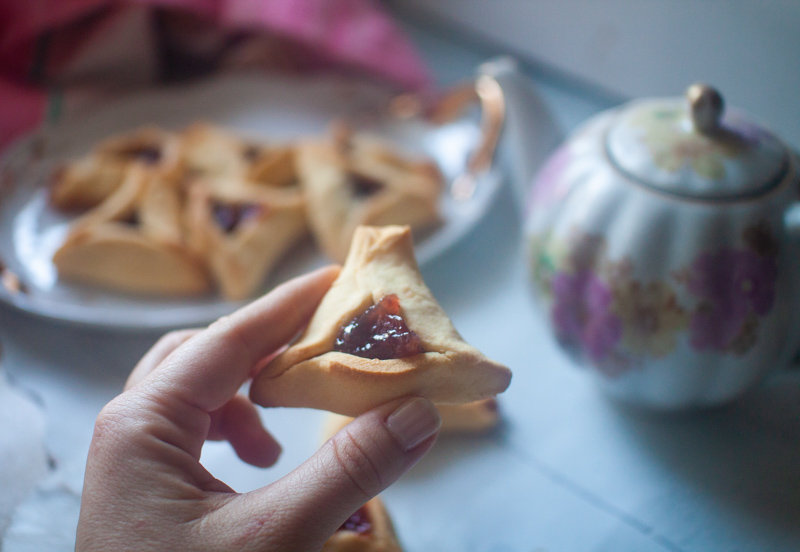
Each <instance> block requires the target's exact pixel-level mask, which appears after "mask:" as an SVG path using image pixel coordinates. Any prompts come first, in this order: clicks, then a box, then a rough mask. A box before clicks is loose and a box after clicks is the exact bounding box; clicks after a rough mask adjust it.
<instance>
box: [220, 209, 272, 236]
mask: <svg viewBox="0 0 800 552" xmlns="http://www.w3.org/2000/svg"><path fill="white" fill-rule="evenodd" d="M211 210H212V213H213V215H214V220H215V221H216V223H217V225H218V226H219V227H220V228H221V229H222V231H223V232H225V233H228V234H229V233H231V232H233V231H234V230H236V228H237V227H238V226H239V225H240V224H241V223H242V222H244V221H245V220H247V219H249V218H253V217H255V216H258V215H259V214H260V213H261V210H262V208H261V206H260V205H253V204H252V203H214V204H213V205H212V207H211Z"/></svg>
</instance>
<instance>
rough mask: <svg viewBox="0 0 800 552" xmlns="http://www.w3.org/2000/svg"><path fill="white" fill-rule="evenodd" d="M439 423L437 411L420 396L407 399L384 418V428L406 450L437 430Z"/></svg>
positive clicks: (440, 423) (440, 422) (440, 421)
mask: <svg viewBox="0 0 800 552" xmlns="http://www.w3.org/2000/svg"><path fill="white" fill-rule="evenodd" d="M441 425H442V417H441V416H440V415H439V411H438V410H437V409H436V407H435V406H433V403H432V402H431V401H429V400H427V399H423V398H422V397H414V398H413V399H409V400H407V401H406V402H404V403H403V404H401V405H400V406H399V407H398V408H397V410H395V411H394V412H392V413H391V414H389V417H388V418H386V428H387V429H388V430H389V432H390V433H391V434H392V435H394V438H395V439H396V440H397V442H398V443H399V444H400V446H401V447H403V450H404V451H406V452H408V451H409V450H411V449H413V448H414V447H416V446H417V445H419V444H420V443H421V442H422V441H424V440H425V439H427V438H428V437H430V436H431V435H433V434H434V433H436V432H437V431H439V428H440V427H441Z"/></svg>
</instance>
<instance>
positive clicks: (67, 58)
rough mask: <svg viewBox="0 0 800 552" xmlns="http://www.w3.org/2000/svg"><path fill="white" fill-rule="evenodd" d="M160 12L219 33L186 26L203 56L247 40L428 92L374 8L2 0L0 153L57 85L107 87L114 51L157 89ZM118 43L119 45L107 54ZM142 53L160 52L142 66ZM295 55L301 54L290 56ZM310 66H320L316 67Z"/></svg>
mask: <svg viewBox="0 0 800 552" xmlns="http://www.w3.org/2000/svg"><path fill="white" fill-rule="evenodd" d="M156 10H158V11H159V12H165V11H168V12H169V13H171V14H185V15H187V16H191V17H192V18H194V20H202V21H203V25H201V27H202V29H213V32H211V33H209V34H210V35H214V36H216V42H215V38H213V37H211V38H209V39H208V40H206V41H205V42H204V43H203V42H202V39H201V38H200V37H198V36H195V35H198V34H202V33H200V32H195V29H196V26H195V27H192V26H191V25H190V26H189V27H188V28H189V32H188V34H187V33H186V31H185V27H186V26H185V25H184V26H183V27H184V36H185V37H188V38H189V40H190V41H193V42H196V43H203V47H204V48H213V46H214V45H215V44H228V43H229V42H231V41H233V40H240V39H241V37H242V36H248V37H254V36H258V37H269V39H270V40H277V41H278V42H279V44H280V46H279V47H277V48H276V47H275V46H274V44H273V43H271V42H269V41H267V42H263V43H254V44H255V46H254V48H272V49H273V50H274V51H273V54H272V55H273V56H274V57H276V54H275V51H277V52H278V54H277V57H280V58H281V59H285V58H289V59H292V58H294V61H295V62H296V61H297V60H298V58H299V57H303V56H305V57H308V58H317V57H318V58H319V59H321V60H324V61H325V62H326V63H328V64H332V65H340V66H341V67H343V68H348V69H355V70H359V71H361V72H365V73H369V74H371V75H373V76H375V77H378V78H381V79H384V80H387V81H389V82H391V83H393V84H395V85H396V86H398V87H400V88H405V89H415V90H420V89H424V88H426V87H427V86H428V85H429V83H430V79H429V74H428V71H427V69H426V67H425V65H424V63H423V62H422V61H421V60H420V58H419V57H418V55H417V54H416V52H415V50H414V48H413V46H412V45H411V43H410V42H409V41H408V39H407V38H406V37H405V35H404V34H403V32H402V31H401V30H400V29H399V28H398V26H397V25H396V24H395V23H394V21H393V20H392V19H391V17H390V16H389V15H388V14H387V13H386V12H385V11H384V10H383V9H381V7H380V6H379V5H378V3H377V2H376V0H22V1H20V0H0V148H2V147H3V146H5V145H6V144H7V143H8V142H9V141H10V140H12V139H13V138H14V137H16V136H18V135H19V134H20V133H22V132H24V131H25V130H28V129H31V128H33V127H35V126H36V125H37V124H39V123H40V122H41V121H42V120H43V118H44V116H45V110H46V109H47V103H48V89H49V88H50V87H51V86H52V85H56V86H58V87H59V88H64V87H67V86H69V85H70V84H71V81H70V79H69V78H66V77H65V74H67V75H74V74H76V73H80V74H81V75H82V76H85V75H86V74H90V75H91V76H92V77H93V78H95V79H97V78H98V77H99V79H100V80H102V77H103V73H102V69H103V68H104V67H107V66H108V65H109V58H111V57H113V55H114V54H113V52H116V51H118V52H120V54H119V56H118V57H119V58H120V59H121V60H122V63H128V64H129V65H130V66H131V67H133V68H134V71H133V73H134V77H131V78H133V79H135V78H137V76H138V78H140V79H145V78H147V76H148V75H150V76H151V77H152V80H153V81H155V82H157V78H155V77H153V75H155V74H156V73H158V71H157V70H156V65H157V63H156V62H155V61H152V62H151V63H150V65H152V68H151V69H149V70H148V67H147V66H148V63H147V60H148V57H147V56H148V55H150V54H151V53H152V52H156V50H158V49H159V48H163V42H164V41H163V40H159V37H158V36H157V35H158V32H161V31H163V29H159V28H158V25H157V24H156V21H157V18H156V17H153V16H152V14H153V13H156ZM126 18H127V19H126ZM129 20H130V21H132V20H136V21H137V22H138V23H135V24H134V23H130V21H129ZM120 21H125V22H126V23H120ZM125 24H127V25H128V26H129V27H130V26H131V25H134V26H136V25H138V27H135V29H134V30H133V31H131V32H130V33H129V35H130V36H133V37H136V40H130V39H122V38H119V37H120V36H121V35H124V33H122V32H119V31H118V29H119V28H123V27H122V25H125ZM180 26H181V25H178V27H180ZM104 28H105V35H104V34H103V29H104ZM139 37H142V38H141V39H140V38H139ZM112 39H116V42H117V44H116V45H113V46H109V47H108V50H109V51H105V50H106V46H105V45H106V43H108V42H110V41H113V40H112ZM226 40H227V41H228V42H225V41H226ZM120 41H123V42H122V43H120ZM265 44H268V45H270V46H264V45H265ZM209 45H211V46H209ZM115 48H116V50H115ZM136 49H140V50H143V51H146V50H148V49H149V50H151V51H152V52H150V53H147V52H145V53H141V54H138V57H137V53H136V52H134V51H133V50H136ZM289 49H292V50H293V52H294V53H293V54H292V55H284V54H285V53H286V52H287V51H288V50H289ZM251 50H253V48H251ZM109 52H112V53H109ZM150 57H151V58H152V57H156V55H155V54H152V55H150ZM240 57H241V56H240ZM140 61H141V62H140ZM92 64H94V65H92ZM295 65H296V66H302V64H298V63H295ZM308 66H309V67H313V66H315V63H314V61H311V62H310V63H309V64H308ZM87 67H90V68H92V67H94V68H98V67H99V70H97V71H94V72H92V71H88V70H87ZM137 71H138V73H137ZM148 71H149V72H148ZM116 76H117V77H118V76H119V75H118V74H117V75H116ZM158 76H159V78H161V77H163V76H164V75H158ZM107 78H109V79H113V78H115V75H113V74H109V75H107ZM81 84H84V85H85V84H86V83H85V82H82V83H81Z"/></svg>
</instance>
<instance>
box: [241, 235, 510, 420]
mask: <svg viewBox="0 0 800 552" xmlns="http://www.w3.org/2000/svg"><path fill="white" fill-rule="evenodd" d="M376 305H378V306H377V307H376ZM376 315H378V316H376ZM365 318H371V319H372V320H371V321H370V322H367V323H365V322H366V320H365ZM357 320H358V321H359V322H356V321H357ZM373 322H374V323H375V328H372V327H371V326H372V323H373ZM364 332H366V335H363V334H364ZM337 348H338V349H340V350H339V351H337V350H336V349H337ZM396 349H400V350H401V352H400V353H399V354H400V355H401V356H402V357H403V358H392V357H396V356H398V355H397V354H396V353H395V350H396ZM342 350H349V351H355V352H356V353H358V355H363V356H357V354H352V353H351V352H341V351H342ZM406 355H409V356H406ZM365 356H366V357H369V356H372V357H373V358H364V357H365ZM376 356H377V357H383V358H384V359H383V360H380V359H378V358H374V357H376ZM387 357H389V358H387ZM510 380H511V372H510V371H509V369H508V368H506V367H505V366H503V365H501V364H499V363H497V362H494V361H492V360H490V359H488V358H487V357H485V356H484V355H483V354H481V353H480V351H478V350H477V349H475V348H474V347H471V346H470V345H468V344H467V343H466V342H465V341H464V340H463V339H462V338H461V336H460V335H459V334H458V332H457V331H456V330H455V328H454V327H453V325H452V323H451V322H450V320H449V318H448V317H447V315H446V314H445V313H444V311H443V310H442V308H441V307H440V306H439V304H438V303H437V302H436V300H435V299H434V298H433V295H432V294H431V292H430V290H429V289H428V288H427V287H426V286H425V283H424V282H423V281H422V276H421V275H420V273H419V269H418V268H417V264H416V261H415V259H414V251H413V242H412V239H411V231H410V229H409V228H408V227H407V226H406V227H400V226H387V227H382V228H377V227H360V228H358V229H357V230H356V233H355V235H354V236H353V244H352V247H351V249H350V253H349V254H348V257H347V262H346V263H345V265H344V267H343V268H342V272H341V274H340V275H339V277H338V279H337V280H336V281H335V282H334V283H333V285H332V287H331V289H330V290H329V291H328V293H327V294H326V295H325V297H324V298H323V300H322V302H321V303H320V305H319V307H318V308H317V311H316V312H315V314H314V316H313V317H312V319H311V321H310V323H309V325H308V328H307V329H306V331H305V332H304V333H303V335H302V336H301V337H300V339H299V340H298V341H297V342H296V343H295V344H293V345H292V346H290V347H289V348H288V349H287V350H286V351H285V352H284V353H282V354H281V355H279V356H278V357H276V358H275V359H274V360H273V361H272V362H271V363H270V364H269V365H268V366H267V367H266V368H265V369H264V370H263V371H262V372H261V373H260V374H259V375H258V376H257V377H256V379H255V380H254V381H253V384H252V386H251V389H250V396H251V398H252V400H253V401H254V402H256V403H258V404H261V405H263V406H295V407H311V408H318V409H322V410H329V411H331V412H336V413H339V414H345V415H348V416H357V415H359V414H361V413H363V412H365V411H367V410H369V409H370V408H373V407H375V406H378V405H380V404H383V403H385V402H388V401H389V400H392V399H395V398H398V397H403V396H407V395H419V396H423V397H426V398H428V399H430V400H431V401H433V402H434V403H437V404H449V403H466V402H472V401H477V400H481V399H485V398H488V397H491V396H494V395H496V394H497V393H501V392H502V391H504V390H505V389H506V387H508V384H509V382H510Z"/></svg>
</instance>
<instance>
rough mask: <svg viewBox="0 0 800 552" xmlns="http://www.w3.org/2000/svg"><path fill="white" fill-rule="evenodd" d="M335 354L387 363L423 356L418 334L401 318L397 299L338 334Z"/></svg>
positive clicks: (384, 301) (389, 297)
mask: <svg viewBox="0 0 800 552" xmlns="http://www.w3.org/2000/svg"><path fill="white" fill-rule="evenodd" d="M333 349H334V351H338V352H340V353H348V354H351V355H355V356H359V357H362V358H374V359H378V360H388V359H391V358H405V357H409V356H413V355H418V354H421V353H424V352H425V351H424V350H423V348H422V342H421V341H420V338H419V336H418V335H417V334H415V333H414V332H412V331H411V330H409V329H408V326H406V323H405V321H404V320H403V317H402V316H400V300H399V299H398V298H397V295H394V294H392V295H387V296H386V297H384V298H383V299H381V300H380V301H378V304H377V305H373V306H371V307H369V308H368V309H367V310H366V311H364V313H363V314H361V315H360V316H357V317H355V318H354V319H353V320H351V321H350V322H349V323H348V324H346V325H345V326H343V327H342V329H341V330H339V335H337V336H336V343H335V344H334V348H333Z"/></svg>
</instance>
